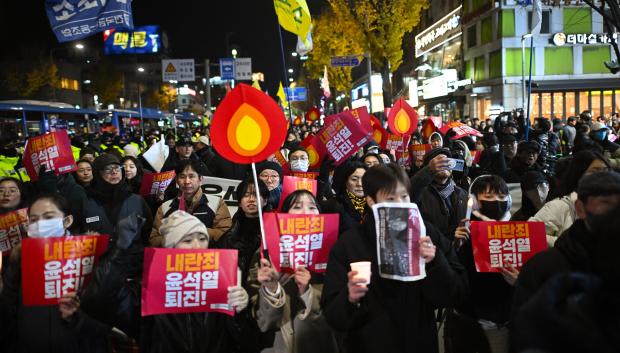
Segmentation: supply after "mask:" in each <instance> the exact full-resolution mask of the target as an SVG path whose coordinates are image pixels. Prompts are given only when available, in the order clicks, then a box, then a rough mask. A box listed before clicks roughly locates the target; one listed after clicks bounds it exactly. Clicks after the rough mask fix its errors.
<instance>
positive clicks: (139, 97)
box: [138, 66, 144, 137]
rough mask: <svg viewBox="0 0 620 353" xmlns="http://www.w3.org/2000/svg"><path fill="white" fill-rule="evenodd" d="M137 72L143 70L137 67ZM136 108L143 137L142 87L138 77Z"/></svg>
mask: <svg viewBox="0 0 620 353" xmlns="http://www.w3.org/2000/svg"><path fill="white" fill-rule="evenodd" d="M138 72H139V73H143V72H144V68H143V67H142V66H140V67H138ZM138 107H139V109H140V131H141V133H142V136H143V137H144V119H143V118H142V87H140V77H138Z"/></svg>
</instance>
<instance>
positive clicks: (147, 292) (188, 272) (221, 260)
mask: <svg viewBox="0 0 620 353" xmlns="http://www.w3.org/2000/svg"><path fill="white" fill-rule="evenodd" d="M235 285H237V250H211V249H209V250H195V249H163V248H162V249H155V248H149V249H145V251H144V274H143V276H142V316H147V315H156V314H176V313H189V312H204V311H215V312H220V313H225V314H228V315H231V316H232V315H234V308H232V307H230V306H229V305H228V299H227V295H228V287H230V286H235Z"/></svg>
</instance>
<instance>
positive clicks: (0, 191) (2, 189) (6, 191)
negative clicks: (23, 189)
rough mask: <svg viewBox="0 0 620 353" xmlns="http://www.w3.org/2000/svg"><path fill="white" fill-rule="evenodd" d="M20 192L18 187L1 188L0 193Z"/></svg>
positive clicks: (12, 193)
mask: <svg viewBox="0 0 620 353" xmlns="http://www.w3.org/2000/svg"><path fill="white" fill-rule="evenodd" d="M18 192H19V189H18V188H8V189H5V188H0V194H9V195H15V194H17V193H18Z"/></svg>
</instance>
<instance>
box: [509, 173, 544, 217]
mask: <svg viewBox="0 0 620 353" xmlns="http://www.w3.org/2000/svg"><path fill="white" fill-rule="evenodd" d="M521 195H522V198H521V208H520V209H519V210H518V211H517V212H515V214H513V215H512V217H511V218H510V220H511V221H527V220H528V219H530V218H531V217H533V216H534V215H535V214H536V212H538V211H539V210H540V209H541V208H542V207H543V205H544V204H545V202H547V196H548V195H549V181H548V180H547V177H545V175H544V174H543V173H541V172H538V171H535V170H530V171H529V172H526V173H525V175H523V178H521Z"/></svg>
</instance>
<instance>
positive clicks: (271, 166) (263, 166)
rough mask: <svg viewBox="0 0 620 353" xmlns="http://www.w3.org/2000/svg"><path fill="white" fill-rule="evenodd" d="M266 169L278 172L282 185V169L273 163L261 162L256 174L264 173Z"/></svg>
mask: <svg viewBox="0 0 620 353" xmlns="http://www.w3.org/2000/svg"><path fill="white" fill-rule="evenodd" d="M265 169H271V170H275V171H276V172H278V175H279V176H280V183H282V167H281V166H280V165H279V164H278V163H276V162H273V161H264V162H261V163H260V164H258V165H257V166H256V174H260V173H262V172H263V170H265Z"/></svg>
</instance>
